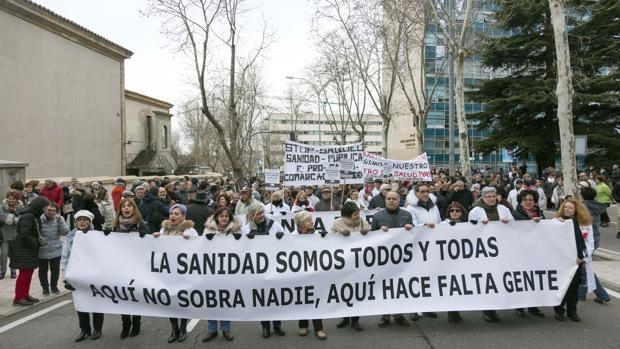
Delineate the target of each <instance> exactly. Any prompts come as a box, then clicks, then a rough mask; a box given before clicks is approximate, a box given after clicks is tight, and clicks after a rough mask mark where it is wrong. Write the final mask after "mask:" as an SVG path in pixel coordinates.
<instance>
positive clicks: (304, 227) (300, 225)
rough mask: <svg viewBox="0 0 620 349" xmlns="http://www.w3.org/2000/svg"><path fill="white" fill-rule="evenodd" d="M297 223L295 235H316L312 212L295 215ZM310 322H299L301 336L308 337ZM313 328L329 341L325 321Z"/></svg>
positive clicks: (313, 322) (316, 333)
mask: <svg viewBox="0 0 620 349" xmlns="http://www.w3.org/2000/svg"><path fill="white" fill-rule="evenodd" d="M300 195H301V194H300ZM293 219H294V221H295V227H296V229H295V232H294V233H293V234H299V235H303V234H314V233H315V231H314V222H313V221H312V215H311V214H310V212H308V211H305V210H302V211H299V212H297V213H295V216H294V217H293ZM308 326H309V321H308V320H299V335H300V336H302V337H304V336H307V335H308ZM312 326H313V327H314V333H315V335H316V337H317V338H318V339H320V340H325V339H327V334H326V333H325V331H324V330H323V320H321V319H313V320H312Z"/></svg>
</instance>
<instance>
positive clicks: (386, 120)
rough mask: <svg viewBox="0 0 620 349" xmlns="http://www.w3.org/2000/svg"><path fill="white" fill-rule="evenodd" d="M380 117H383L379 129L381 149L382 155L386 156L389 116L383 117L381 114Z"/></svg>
mask: <svg viewBox="0 0 620 349" xmlns="http://www.w3.org/2000/svg"><path fill="white" fill-rule="evenodd" d="M381 119H383V125H382V126H381V129H382V131H383V135H382V137H383V150H382V153H383V154H382V156H383V157H384V158H386V159H387V158H388V133H389V130H390V121H391V120H390V118H389V117H385V116H384V115H381Z"/></svg>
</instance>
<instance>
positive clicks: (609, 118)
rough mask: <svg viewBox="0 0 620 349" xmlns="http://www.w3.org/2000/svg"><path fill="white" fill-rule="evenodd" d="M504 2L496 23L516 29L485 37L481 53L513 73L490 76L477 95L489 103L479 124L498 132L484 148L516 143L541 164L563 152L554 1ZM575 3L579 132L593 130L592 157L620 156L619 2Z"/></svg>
mask: <svg viewBox="0 0 620 349" xmlns="http://www.w3.org/2000/svg"><path fill="white" fill-rule="evenodd" d="M499 5H500V7H499V11H498V12H497V13H496V14H495V18H496V20H497V26H498V28H499V29H502V30H504V31H506V32H509V33H510V34H511V35H509V36H505V37H495V38H491V37H487V38H485V40H484V43H483V45H482V52H481V56H482V62H483V64H484V65H485V66H487V67H489V68H491V69H495V70H497V71H504V72H507V73H508V75H507V76H506V77H503V78H497V79H491V80H487V81H485V82H483V83H482V84H481V85H480V86H479V88H478V89H477V90H476V91H474V92H472V93H471V94H470V97H471V98H472V99H474V100H476V101H479V102H484V103H486V108H485V110H484V111H483V112H481V113H478V114H475V115H473V116H472V119H474V120H477V121H478V122H479V125H478V128H480V129H489V130H490V132H491V134H490V137H489V138H488V139H486V140H484V141H483V142H480V143H479V144H478V148H479V149H481V150H482V151H492V150H495V149H497V148H498V147H508V148H517V150H516V154H517V155H518V156H519V157H521V158H524V157H527V156H529V155H533V156H534V158H535V159H536V163H537V165H538V170H539V171H540V170H541V169H542V168H544V167H547V166H552V165H553V164H554V162H555V159H556V157H557V156H558V151H559V131H558V123H557V115H556V113H557V111H556V106H557V99H556V96H555V86H556V75H557V68H556V64H555V43H554V41H553V40H554V39H553V28H552V26H551V22H550V14H549V8H548V4H547V2H546V1H535V0H522V1H509V0H500V1H499ZM571 5H572V7H571V9H570V13H571V15H570V16H569V18H567V22H568V24H569V26H570V27H571V28H572V30H571V32H570V35H569V41H570V43H571V56H572V57H571V63H572V65H573V67H572V69H573V73H574V76H573V82H574V89H575V100H574V105H573V108H574V109H573V111H574V119H575V121H574V122H575V125H574V127H575V133H576V134H585V135H588V143H589V144H588V145H589V147H595V149H596V150H597V153H596V155H595V156H592V157H590V158H591V159H587V161H591V160H594V159H595V158H596V157H598V158H603V159H609V157H610V156H611V155H612V154H615V157H616V158H617V156H618V155H617V154H618V152H617V148H618V147H620V144H619V143H620V139H619V138H618V137H617V136H615V135H614V130H613V125H615V124H616V123H617V122H618V115H619V114H618V110H617V108H618V107H619V103H618V98H619V96H620V95H618V89H619V88H620V80H619V79H618V69H617V66H618V62H617V57H620V51H619V50H620V47H619V46H618V35H620V30H619V28H620V21H618V8H619V6H620V5H619V4H618V2H617V1H614V0H608V1H594V0H582V1H573V2H572V3H571ZM614 19H615V20H614ZM614 58H615V60H614ZM607 163H609V162H607Z"/></svg>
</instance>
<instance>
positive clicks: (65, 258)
mask: <svg viewBox="0 0 620 349" xmlns="http://www.w3.org/2000/svg"><path fill="white" fill-rule="evenodd" d="M94 218H95V216H94V215H93V214H92V213H91V212H90V211H88V210H80V211H78V212H77V213H76V214H75V229H73V230H71V232H69V234H68V235H67V240H66V241H65V244H64V246H63V248H62V256H61V259H60V270H61V271H62V274H63V275H64V274H65V271H66V270H67V264H68V263H69V257H70V256H71V249H72V248H73V240H74V239H75V235H76V234H77V233H78V232H80V233H82V234H87V233H88V232H89V231H90V230H92V221H93V219H94ZM65 288H66V289H67V290H70V291H75V288H74V287H73V286H71V284H70V283H68V282H67V281H65ZM77 315H78V320H79V322H80V334H79V335H78V336H77V337H75V341H76V342H81V341H83V340H85V339H86V338H88V337H90V338H91V339H92V340H97V339H99V338H100V337H101V329H102V328H103V314H102V313H93V329H94V330H93V331H92V332H91V326H90V314H89V313H85V312H81V311H78V312H77Z"/></svg>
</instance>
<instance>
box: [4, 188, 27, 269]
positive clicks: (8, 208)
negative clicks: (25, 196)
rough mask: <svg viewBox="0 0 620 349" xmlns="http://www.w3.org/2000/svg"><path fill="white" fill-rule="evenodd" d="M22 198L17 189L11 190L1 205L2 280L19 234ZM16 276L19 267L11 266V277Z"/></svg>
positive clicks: (22, 207)
mask: <svg viewBox="0 0 620 349" xmlns="http://www.w3.org/2000/svg"><path fill="white" fill-rule="evenodd" d="M20 199H21V195H20V194H19V192H18V191H17V190H9V191H8V193H6V199H4V200H3V201H2V205H1V206H0V237H1V239H0V240H1V241H0V280H2V279H4V277H5V275H6V272H7V265H8V260H9V251H10V244H11V242H12V241H13V240H14V239H15V236H17V222H19V213H20V212H21V211H22V210H23V209H24V206H23V204H22V202H21V201H20ZM16 277H17V269H14V268H11V279H15V278H16Z"/></svg>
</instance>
